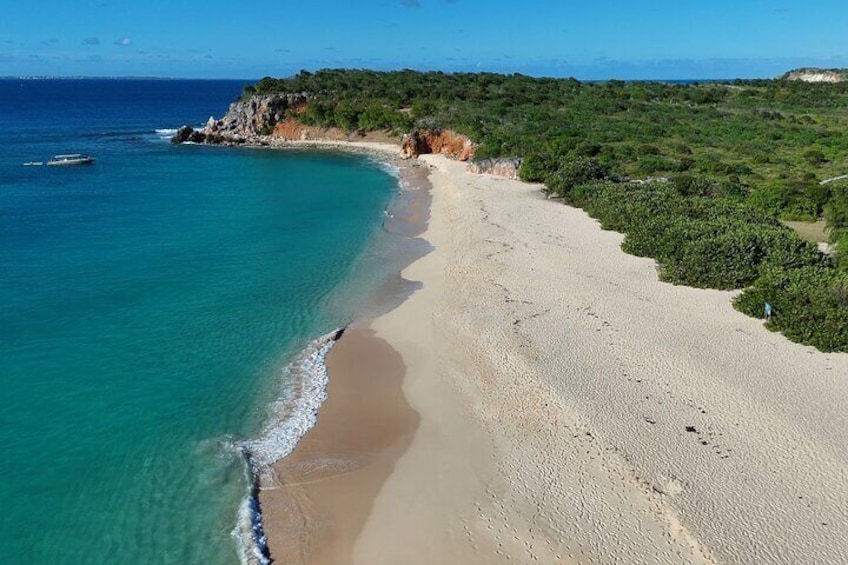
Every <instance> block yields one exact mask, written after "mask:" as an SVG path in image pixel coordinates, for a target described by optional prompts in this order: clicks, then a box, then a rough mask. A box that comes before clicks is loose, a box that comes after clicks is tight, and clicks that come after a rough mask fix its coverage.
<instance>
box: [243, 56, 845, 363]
mask: <svg viewBox="0 0 848 565" xmlns="http://www.w3.org/2000/svg"><path fill="white" fill-rule="evenodd" d="M272 92H288V93H307V94H308V95H309V99H310V103H309V105H308V107H307V108H306V109H305V111H303V109H301V110H298V111H296V110H294V109H291V110H290V112H291V116H293V117H297V118H298V119H299V120H301V121H303V122H305V123H307V124H314V125H320V126H335V127H341V128H344V129H348V130H355V129H360V130H375V129H391V130H395V131H408V130H410V129H412V128H420V129H431V128H438V127H443V128H450V129H452V130H454V131H457V132H459V133H464V134H466V135H468V136H469V137H470V138H471V139H473V140H474V141H475V142H477V143H479V144H480V149H479V151H478V156H479V157H501V156H503V157H521V158H522V159H523V164H522V167H521V170H520V171H519V173H520V177H521V178H522V179H524V180H528V181H539V182H544V183H545V185H546V187H547V190H549V191H550V192H551V193H553V194H555V195H557V196H559V197H561V198H563V199H564V200H565V201H567V202H569V203H572V204H574V205H577V206H580V207H582V208H584V209H585V210H586V211H587V212H588V213H589V214H591V215H592V216H594V217H596V218H598V219H599V220H600V221H601V224H602V225H603V226H604V227H605V228H607V229H615V230H617V231H621V232H624V233H626V234H627V236H626V238H625V241H624V243H623V245H622V247H623V249H624V250H625V251H627V252H629V253H634V254H636V255H641V256H648V257H654V258H656V259H657V261H658V262H659V264H660V267H661V270H660V273H661V274H660V276H661V278H662V279H663V280H666V281H669V282H672V283H675V284H687V285H691V286H697V287H709V288H719V289H732V288H746V290H745V292H744V293H743V294H742V295H741V296H740V297H739V298H738V299H737V301H736V306H737V308H739V309H740V310H741V311H743V312H746V313H747V314H749V315H752V316H761V315H762V308H763V303H764V302H766V301H768V302H769V303H771V304H772V305H773V306H774V308H775V315H774V317H773V318H772V319H771V321H770V322H768V326H769V327H770V328H773V329H776V330H779V331H782V332H783V333H784V334H785V335H786V336H787V337H789V338H790V339H793V340H796V341H800V342H802V343H807V344H811V345H815V346H816V347H819V348H821V349H826V350H839V351H848V298H846V297H848V275H846V273H848V252H846V253H845V254H843V256H840V257H839V258H838V259H837V260H836V261H833V260H831V259H829V258H827V257H824V256H823V255H821V254H820V253H819V252H818V251H817V249H816V247H815V245H813V244H810V243H807V242H805V241H803V240H802V239H800V238H799V237H798V236H797V235H796V234H795V233H794V232H792V231H791V230H789V229H787V228H785V227H784V226H783V225H782V224H781V223H780V222H779V221H778V220H779V219H783V220H808V221H812V220H816V219H818V218H821V217H822V216H824V218H826V220H827V222H828V226H829V228H830V230H829V234H830V237H831V241H832V242H834V243H836V244H837V249H845V250H848V182H840V181H837V182H833V183H826V184H824V185H822V184H820V181H822V180H824V179H827V178H831V177H836V176H839V175H843V174H848V83H835V84H831V83H822V84H809V83H804V82H799V81H787V80H773V81H772V80H754V81H735V82H733V83H731V84H694V85H676V84H663V83H650V82H640V83H624V82H620V81H609V82H605V83H596V84H592V83H581V82H579V81H577V80H574V79H549V78H531V77H527V76H523V75H511V76H505V75H496V74H488V73H480V74H445V73H439V72H429V73H419V72H414V71H398V72H389V73H379V72H373V71H365V70H324V71H319V72H316V73H314V74H313V73H308V72H301V73H299V74H298V75H296V76H294V77H291V78H288V79H279V80H277V79H271V78H264V79H262V80H261V81H260V82H259V83H257V84H256V85H255V86H253V87H250V88H249V89H246V90H245V94H246V95H251V94H253V93H256V94H267V93H272ZM645 177H665V178H666V179H668V181H669V182H663V181H657V182H645V183H641V184H638V183H632V182H627V181H628V180H629V179H633V178H637V179H643V178H645Z"/></svg>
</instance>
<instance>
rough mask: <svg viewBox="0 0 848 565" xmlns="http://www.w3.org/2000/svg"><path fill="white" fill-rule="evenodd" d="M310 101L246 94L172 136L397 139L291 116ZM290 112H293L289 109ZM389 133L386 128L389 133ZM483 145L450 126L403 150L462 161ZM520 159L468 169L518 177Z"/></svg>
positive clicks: (265, 141) (236, 140)
mask: <svg viewBox="0 0 848 565" xmlns="http://www.w3.org/2000/svg"><path fill="white" fill-rule="evenodd" d="M308 103H309V98H308V96H307V95H305V94H268V95H254V96H250V97H247V98H243V99H241V100H239V101H238V102H235V103H233V104H231V105H230V108H229V110H228V111H227V113H226V115H225V116H224V117H223V118H221V119H220V120H216V119H215V118H214V117H210V118H209V121H208V122H207V123H206V126H205V127H203V128H201V129H199V130H196V129H194V128H192V127H190V126H183V127H181V128H180V129H179V130H178V131H177V133H176V135H174V137H173V138H172V140H171V141H172V142H173V143H185V142H190V143H209V144H214V145H241V144H249V145H281V144H284V143H285V142H289V141H324V140H331V141H354V140H361V139H369V138H371V137H372V136H375V135H376V136H378V137H377V138H373V139H371V140H373V141H393V140H391V139H387V138H379V134H380V132H375V133H372V134H368V136H365V135H359V134H351V133H350V132H345V131H342V130H339V129H337V128H329V129H327V128H317V127H313V126H306V125H304V124H302V123H300V122H299V121H298V120H297V119H296V118H293V117H286V111H287V110H289V109H303V108H304V106H305V105H306V104H308ZM289 115H291V114H290V113H289ZM386 136H387V134H385V133H384V134H383V137H386ZM395 142H396V140H395ZM477 147H478V145H477V144H476V143H474V142H473V141H471V139H469V138H468V137H467V136H465V135H462V134H458V133H456V132H453V131H451V130H445V129H432V130H430V129H428V130H415V131H413V132H411V133H409V134H407V135H405V136H404V138H403V142H402V145H401V149H400V153H401V156H402V157H404V158H407V159H411V158H416V157H418V156H419V155H424V154H428V153H437V154H442V155H445V156H447V157H450V158H451V159H456V160H458V161H469V160H471V159H472V158H473V157H474V154H475V152H476V151H477ZM520 166H521V160H520V159H482V160H478V161H473V162H471V163H470V164H469V165H468V170H469V171H470V172H473V173H478V174H490V175H495V176H500V177H506V178H513V179H514V178H518V168H519V167H520Z"/></svg>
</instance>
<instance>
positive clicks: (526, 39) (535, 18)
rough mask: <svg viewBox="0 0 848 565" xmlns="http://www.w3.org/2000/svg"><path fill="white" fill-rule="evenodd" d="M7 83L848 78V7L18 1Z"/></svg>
mask: <svg viewBox="0 0 848 565" xmlns="http://www.w3.org/2000/svg"><path fill="white" fill-rule="evenodd" d="M4 5H5V6H4V8H3V22H2V23H0V76H4V75H5V76H9V75H11V76H19V75H39V76H40V75H66V76H73V75H91V76H128V75H131V76H162V77H190V78H238V79H256V78H259V77H262V76H265V75H271V76H287V75H290V74H292V73H294V72H296V71H298V70H300V69H308V70H315V69H318V68H323V67H367V68H375V69H393V68H414V69H438V70H445V71H458V70H463V71H476V70H486V71H496V72H507V73H512V72H521V73H525V74H531V75H547V76H575V77H577V78H579V79H584V80H592V79H608V78H619V79H640V78H641V79H662V78H694V79H697V78H735V77H772V76H776V75H779V74H781V73H782V72H783V71H785V70H788V69H789V68H793V67H798V66H825V67H848V41H846V39H845V23H846V22H848V1H846V0H807V1H803V2H802V1H799V0H768V1H766V0H735V1H731V0H711V1H709V2H707V1H701V2H689V1H687V0H674V1H671V0H647V1H642V2H637V1H635V0H633V1H630V2H623V1H616V0H582V1H571V0H561V1H558V2H557V1H553V0H550V1H542V0H517V1H503V0H489V1H486V2H483V1H480V0H375V1H373V2H369V1H360V2H352V1H345V0H323V1H310V0H298V1H291V0H266V1H264V2H258V1H254V0H242V1H240V2H239V1H233V0H230V1H227V2H225V1H223V0H204V1H202V2H185V1H181V0H145V1H143V2H142V1H138V0H136V1H133V2H129V1H120V2H119V1H116V0H94V1H90V2H89V1H86V0H77V1H75V2H67V1H64V0H62V1H60V0H54V1H52V2H48V1H44V0H6V1H5V2H4Z"/></svg>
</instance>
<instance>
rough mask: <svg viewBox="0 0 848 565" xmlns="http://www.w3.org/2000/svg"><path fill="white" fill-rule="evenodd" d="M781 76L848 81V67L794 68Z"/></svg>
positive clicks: (794, 78) (819, 80) (822, 80)
mask: <svg viewBox="0 0 848 565" xmlns="http://www.w3.org/2000/svg"><path fill="white" fill-rule="evenodd" d="M780 78H782V79H784V80H800V81H803V82H844V81H848V69H816V68H805V69H794V70H791V71H789V72H788V73H786V74H784V75H783V76H782V77H780Z"/></svg>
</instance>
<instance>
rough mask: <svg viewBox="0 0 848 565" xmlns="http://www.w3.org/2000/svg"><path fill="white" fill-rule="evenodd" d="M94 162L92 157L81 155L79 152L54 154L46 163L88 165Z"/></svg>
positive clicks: (54, 164)
mask: <svg viewBox="0 0 848 565" xmlns="http://www.w3.org/2000/svg"><path fill="white" fill-rule="evenodd" d="M93 162H94V157H89V156H88V155H82V154H80V153H68V154H66V155H56V156H55V157H53V158H52V159H50V160H49V161H47V164H48V165H49V166H67V165H90V164H91V163H93Z"/></svg>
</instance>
